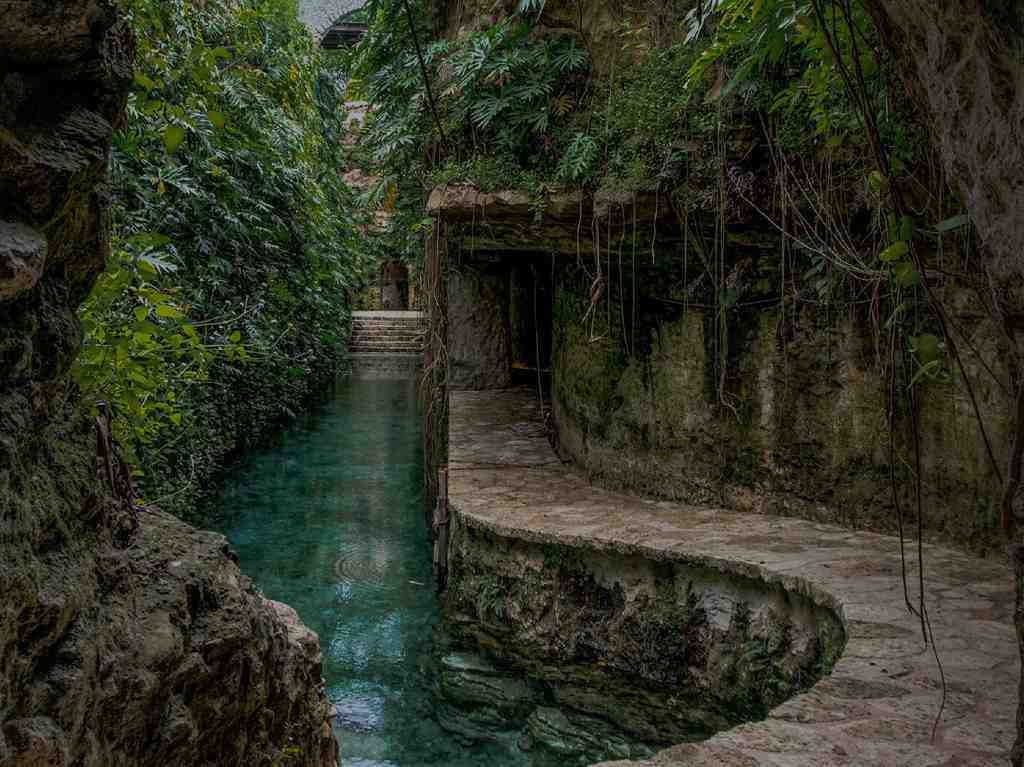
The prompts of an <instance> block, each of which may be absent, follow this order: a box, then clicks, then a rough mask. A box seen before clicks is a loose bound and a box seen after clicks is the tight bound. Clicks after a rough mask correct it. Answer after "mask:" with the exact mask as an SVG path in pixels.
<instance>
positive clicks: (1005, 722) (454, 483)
mask: <svg viewBox="0 0 1024 767" xmlns="http://www.w3.org/2000/svg"><path fill="white" fill-rule="evenodd" d="M537 411H538V408H537V403H536V400H535V399H534V398H533V397H531V395H530V394H529V392H518V391H510V392H501V393H496V392H486V393H477V392H460V393H455V394H453V395H452V400H451V427H450V428H451V431H450V441H451V455H450V469H451V480H450V499H451V504H452V507H453V509H454V513H455V517H456V524H457V525H463V526H465V528H466V529H467V530H471V531H475V532H476V533H478V534H481V535H487V536H490V537H492V538H495V539H503V540H506V541H508V542H510V543H509V545H510V546H521V545H523V544H530V545H542V546H548V547H555V548H557V549H560V550H565V551H570V552H573V551H578V552H583V553H584V554H585V555H586V556H589V553H592V552H601V553H602V554H615V555H621V556H630V557H632V556H636V557H641V558H643V559H645V560H649V561H651V562H654V563H658V562H666V563H684V564H686V565H692V566H699V567H701V568H709V569H711V570H714V571H717V572H719V573H721V574H722V576H723V577H726V578H728V577H736V576H739V577H743V578H749V579H757V580H759V581H761V582H763V583H765V584H767V585H770V586H780V587H782V588H784V589H785V590H786V591H787V592H789V593H792V594H799V595H803V596H804V597H806V598H807V599H809V600H810V601H811V602H813V604H815V605H817V606H818V607H820V608H822V609H827V610H829V611H831V612H832V613H833V614H834V615H836V616H837V617H838V618H839V619H840V620H841V622H842V624H843V626H844V627H845V629H846V636H847V643H846V646H845V649H844V650H843V653H842V656H841V657H840V658H839V659H838V661H837V662H836V664H835V667H834V668H833V670H832V673H831V675H830V676H827V677H825V678H823V679H821V680H820V681H819V682H818V683H817V684H815V685H814V686H813V687H812V688H811V689H810V690H808V691H807V692H804V693H802V694H800V695H797V696H796V697H794V698H792V699H790V700H788V701H786V702H784V703H782V704H781V705H779V706H777V707H775V708H774V709H773V710H771V711H770V713H769V714H768V715H767V717H766V718H764V719H763V720H762V721H757V722H751V723H747V724H742V725H739V726H736V727H733V728H732V729H728V730H726V731H723V732H720V733H718V734H717V735H714V736H713V737H711V738H710V739H708V740H706V741H704V742H702V743H692V744H685V745H680V746H675V747H671V748H667V749H664V750H662V751H660V752H659V753H658V754H656V755H655V756H653V757H650V758H646V759H639V760H636V758H635V757H634V761H628V760H620V761H609V762H606V763H605V764H608V765H611V764H615V765H618V767H630V766H637V765H645V766H646V765H659V766H665V767H676V766H679V767H681V766H682V765H687V766H688V767H699V766H702V765H716V766H722V765H724V766H726V767H758V766H759V765H772V766H777V767H782V766H785V767H805V766H806V767H812V766H813V767H818V766H820V765H851V766H852V765H865V767H866V766H867V765H872V766H874V765H913V766H914V767H927V766H929V765H935V766H936V767H937V766H938V765H952V764H957V765H972V766H975V767H981V766H982V765H1004V764H1006V763H1007V759H1008V754H1009V749H1010V747H1011V745H1012V742H1013V738H1014V720H1013V715H1014V712H1015V709H1016V692H1017V690H1016V687H1017V680H1018V678H1019V661H1018V658H1017V654H1016V646H1015V642H1014V634H1013V624H1012V608H1013V599H1012V579H1011V574H1010V572H1009V570H1008V569H1007V568H1006V567H1004V566H1002V565H1001V564H1000V563H994V562H991V561H982V560H977V559H973V558H971V557H968V556H965V555H962V554H959V553H957V552H954V551H950V550H948V549H943V548H939V547H934V546H925V547H924V556H925V567H926V573H927V578H926V583H927V587H926V599H925V603H926V605H927V608H928V614H929V617H930V621H931V626H932V632H933V635H934V639H935V648H936V649H937V651H938V653H939V657H940V659H941V661H942V664H943V669H944V671H945V677H946V689H947V701H946V706H945V710H944V712H943V715H942V718H941V719H940V720H939V721H938V724H937V726H936V727H935V737H934V738H933V737H932V728H933V725H934V724H935V721H936V717H937V715H938V713H939V707H940V703H941V697H942V696H941V682H940V679H939V672H938V668H937V666H936V662H935V658H934V656H933V653H932V648H931V647H929V646H927V645H926V644H925V643H924V642H923V641H922V637H921V630H920V621H919V620H918V618H917V617H915V616H914V615H912V614H910V613H909V612H908V610H907V608H906V606H905V602H904V595H903V586H902V584H901V582H900V578H899V573H900V559H899V546H898V542H897V541H896V540H894V539H892V538H890V537H888V536H883V535H875V534H870V533H862V532H856V531H850V530H846V529H842V528H838V527H833V526H829V525H822V524H816V523H812V522H808V521H803V520H798V519H783V518H779V517H770V516H761V515H753V514H740V513H734V512H727V511H722V510H717V509H709V508H698V507H689V506H686V505H684V504H679V503H670V502H658V501H650V500H645V499H640V498H636V497H633V496H629V495H624V494H621V493H614V492H609V491H605V490H602V489H598V488H595V487H593V486H591V485H589V484H588V483H587V482H586V481H585V480H584V479H582V478H581V477H579V476H577V475H576V474H574V473H573V472H572V471H571V470H569V469H568V468H566V467H564V466H563V465H561V463H560V462H559V461H558V460H557V459H556V458H555V457H554V455H553V454H552V453H551V451H550V449H549V448H548V445H547V442H546V440H545V438H544V437H543V436H540V435H539V434H537V435H536V436H533V435H532V434H531V433H530V432H529V431H524V430H523V429H522V428H521V424H523V423H529V422H536V421H537ZM909 556H910V561H909V562H908V574H909V576H910V597H911V601H912V602H914V603H916V602H917V599H918V594H917V592H916V589H915V584H916V583H917V562H916V560H915V559H914V552H910V553H909ZM724 617H727V616H724ZM561 722H562V720H561V718H560V717H556V716H551V717H543V716H541V718H540V719H535V720H534V722H533V725H532V727H533V729H534V730H537V731H544V732H547V733H551V732H554V731H556V730H558V731H560V732H561V731H562V730H561V729H560V728H559V727H558V726H557V725H558V724H560V723H561ZM563 729H564V728H563ZM564 739H565V741H566V742H568V741H570V740H571V736H570V735H569V734H568V733H566V734H565V735H564ZM552 740H554V738H552Z"/></svg>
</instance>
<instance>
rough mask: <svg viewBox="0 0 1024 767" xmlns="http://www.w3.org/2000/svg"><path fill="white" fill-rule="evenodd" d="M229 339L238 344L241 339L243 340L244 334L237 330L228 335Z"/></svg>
mask: <svg viewBox="0 0 1024 767" xmlns="http://www.w3.org/2000/svg"><path fill="white" fill-rule="evenodd" d="M228 340H229V341H230V342H231V343H233V344H237V343H238V342H239V341H241V340H242V334H241V333H239V332H238V331H237V330H236V331H235V332H234V333H232V334H231V335H229V336H228Z"/></svg>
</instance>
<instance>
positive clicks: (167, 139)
mask: <svg viewBox="0 0 1024 767" xmlns="http://www.w3.org/2000/svg"><path fill="white" fill-rule="evenodd" d="M184 140H185V129H184V128H182V127H181V126H180V125H168V126H167V128H165V129H164V146H165V147H167V151H168V152H171V153H172V154H173V153H174V152H177V151H178V147H180V146H181V143H182V142H183V141H184ZM160 183H161V184H162V183H163V182H162V181H161V182H160Z"/></svg>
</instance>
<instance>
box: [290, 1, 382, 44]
mask: <svg viewBox="0 0 1024 767" xmlns="http://www.w3.org/2000/svg"><path fill="white" fill-rule="evenodd" d="M364 5H366V0H299V18H301V19H302V23H303V24H305V25H306V26H307V27H309V28H310V30H311V31H312V32H313V36H314V37H315V38H316V41H317V42H318V43H319V42H320V41H321V40H322V39H323V37H324V35H325V34H327V30H329V29H330V28H331V25H332V24H334V22H335V21H337V20H338V19H340V18H341V17H342V16H344V15H345V14H346V13H351V12H352V11H355V10H358V9H359V8H362V7H363V6H364Z"/></svg>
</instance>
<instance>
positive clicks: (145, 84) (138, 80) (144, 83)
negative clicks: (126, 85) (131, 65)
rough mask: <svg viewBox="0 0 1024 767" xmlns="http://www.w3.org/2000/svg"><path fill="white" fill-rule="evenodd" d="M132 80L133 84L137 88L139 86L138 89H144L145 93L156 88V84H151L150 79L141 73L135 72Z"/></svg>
mask: <svg viewBox="0 0 1024 767" xmlns="http://www.w3.org/2000/svg"><path fill="white" fill-rule="evenodd" d="M133 79H134V80H135V84H136V85H137V86H139V87H140V88H144V89H146V90H147V91H151V90H153V89H154V88H155V87H156V83H155V82H153V80H152V79H150V78H149V77H147V76H146V75H144V74H143V73H142V72H136V73H135V77H134V78H133Z"/></svg>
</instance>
